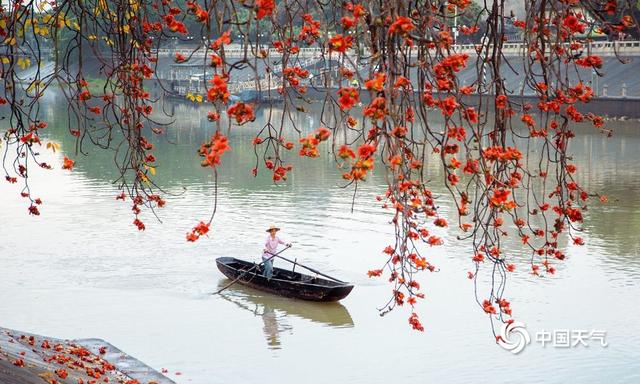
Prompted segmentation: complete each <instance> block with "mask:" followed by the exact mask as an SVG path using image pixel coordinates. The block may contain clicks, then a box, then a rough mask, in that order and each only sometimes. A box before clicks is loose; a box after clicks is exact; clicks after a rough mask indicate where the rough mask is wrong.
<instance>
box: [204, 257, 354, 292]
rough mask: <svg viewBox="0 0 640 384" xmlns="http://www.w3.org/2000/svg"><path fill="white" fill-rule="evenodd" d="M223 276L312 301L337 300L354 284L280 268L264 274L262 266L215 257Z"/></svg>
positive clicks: (261, 288)
mask: <svg viewBox="0 0 640 384" xmlns="http://www.w3.org/2000/svg"><path fill="white" fill-rule="evenodd" d="M216 264H217V265H218V269H219V270H220V272H222V273H223V274H224V275H225V276H227V277H228V278H230V279H232V280H236V279H237V281H238V283H241V284H244V285H247V286H249V287H252V288H255V289H259V290H262V291H266V292H270V293H273V294H276V295H280V296H284V297H291V298H296V299H302V300H311V301H338V300H342V299H344V298H345V297H347V295H348V294H349V293H350V292H351V290H352V289H353V285H352V284H349V283H346V282H343V281H339V280H335V281H334V280H329V279H323V278H320V277H314V276H309V275H305V274H303V273H299V272H294V271H289V270H286V269H282V268H276V267H274V268H273V276H272V277H271V279H267V278H266V277H264V276H263V270H264V269H263V266H262V265H258V264H255V263H251V262H248V261H244V260H240V259H236V258H233V257H220V258H217V259H216Z"/></svg>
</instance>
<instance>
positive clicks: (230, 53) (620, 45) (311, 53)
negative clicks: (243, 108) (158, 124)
mask: <svg viewBox="0 0 640 384" xmlns="http://www.w3.org/2000/svg"><path fill="white" fill-rule="evenodd" d="M478 46H479V45H476V44H460V45H454V46H453V49H452V50H453V51H455V52H460V53H468V54H473V53H476V52H477V51H476V49H477V47H478ZM567 46H568V44H567ZM502 48H503V53H504V54H505V55H516V54H521V53H522V52H524V51H525V49H528V46H527V45H525V44H524V43H505V44H503V46H502ZM485 49H486V48H485ZM584 49H586V50H588V51H589V52H592V53H593V54H598V55H603V56H613V55H615V54H616V53H617V54H620V55H633V56H640V41H635V40H634V41H594V42H590V43H586V44H584ZM252 50H253V51H252ZM258 50H260V48H258ZM255 51H256V47H243V46H241V45H239V44H231V45H228V46H226V47H225V50H224V52H225V55H226V56H227V57H235V58H237V57H244V56H245V54H246V55H247V57H254V55H255ZM264 51H265V52H266V53H267V55H268V56H267V57H270V58H275V57H281V56H282V53H281V52H278V50H276V49H275V48H269V49H267V48H266V47H265V48H264ZM417 51H418V48H413V49H412V54H413V55H415V54H417ZM212 52H213V51H211V50H210V49H205V48H204V47H200V48H197V49H185V48H177V49H176V48H161V49H158V50H157V51H156V53H157V54H158V56H175V55H176V53H178V54H181V55H183V56H185V57H193V58H200V59H201V58H203V57H204V55H205V54H206V53H212ZM325 53H326V50H323V49H321V48H300V52H299V53H298V54H296V55H293V56H295V57H299V58H305V59H318V60H319V59H320V58H321V57H322V56H323V54H325ZM367 55H368V53H367V52H364V54H363V56H367Z"/></svg>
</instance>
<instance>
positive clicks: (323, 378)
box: [0, 96, 640, 384]
mask: <svg viewBox="0 0 640 384" xmlns="http://www.w3.org/2000/svg"><path fill="white" fill-rule="evenodd" d="M64 104H65V103H64V102H62V101H61V100H59V99H56V98H55V96H51V97H50V98H49V99H48V100H47V101H45V103H44V105H43V113H44V118H45V120H47V121H49V122H50V127H49V128H47V132H46V135H47V136H46V138H47V140H53V141H57V142H59V143H61V144H62V152H59V153H56V154H52V153H50V151H45V150H44V149H43V150H42V152H43V156H45V157H46V158H47V160H48V161H50V162H52V163H55V164H60V163H61V159H62V156H63V155H64V154H66V155H68V156H70V157H72V158H74V159H76V160H77V163H76V167H75V169H74V170H73V172H68V171H62V170H59V169H56V170H52V171H34V175H33V177H32V179H31V181H30V184H31V188H32V191H33V194H34V196H36V197H41V198H42V199H43V200H44V204H43V206H42V208H41V212H42V214H41V215H40V216H39V217H32V216H29V215H28V214H27V205H26V202H25V200H24V199H23V198H21V197H20V196H19V190H18V188H17V187H16V186H15V185H9V184H8V183H4V182H3V183H0V201H1V202H2V203H0V204H1V206H0V223H1V224H2V231H1V232H0V325H2V326H4V327H8V328H15V329H20V330H24V331H28V332H35V333H40V334H44V335H50V336H52V337H61V338H83V337H99V338H103V339H105V340H108V341H109V342H111V343H112V344H114V345H116V346H118V347H120V348H121V349H123V350H124V351H127V352H128V353H130V354H132V355H133V356H135V357H137V358H139V359H140V360H142V361H144V362H146V363H147V364H149V365H150V366H152V367H154V368H156V369H162V368H166V369H168V370H169V374H168V375H169V376H170V377H171V378H173V379H174V380H176V381H177V382H179V383H202V384H208V383H244V382H246V383H255V382H263V383H276V382H277V383H303V382H304V383H326V382H333V383H368V384H369V383H384V382H389V381H393V382H396V383H415V382H420V383H422V382H460V383H462V382H464V383H467V382H474V383H481V382H491V383H503V382H504V383H506V382H548V383H556V382H557V383H560V382H567V381H570V382H580V383H601V382H604V381H605V380H608V381H610V382H616V383H635V382H638V381H640V348H639V347H638V345H639V343H640V323H639V321H638V320H639V319H640V309H639V308H638V306H637V303H638V294H639V292H640V289H639V288H640V256H639V255H638V250H639V249H640V240H639V236H638V231H639V230H640V208H638V201H639V198H640V168H639V167H638V166H637V164H638V162H639V161H640V151H638V148H639V147H640V124H639V123H630V122H627V123H621V122H611V123H609V126H610V128H613V129H614V135H613V137H611V138H606V137H604V136H602V135H600V134H598V133H597V132H594V131H593V130H592V129H588V128H579V130H578V131H579V135H578V138H576V139H575V141H574V142H573V144H572V151H573V152H574V162H575V164H576V165H577V166H578V169H579V170H581V171H582V176H581V178H582V183H583V185H584V186H585V187H586V188H587V189H588V190H590V191H592V192H602V193H606V194H607V195H608V196H609V200H610V202H609V203H608V204H604V205H603V204H599V203H598V204H593V207H591V208H590V210H589V211H588V213H587V214H586V218H585V228H586V232H585V233H584V235H583V237H584V238H585V239H586V241H587V244H586V245H585V246H583V247H574V246H568V247H567V249H566V252H567V255H568V257H567V260H566V261H565V262H563V263H562V264H559V265H558V266H557V267H558V272H557V274H556V276H554V277H550V278H542V279H541V278H534V277H532V276H530V275H529V274H528V273H527V272H526V270H527V268H526V265H525V264H520V265H519V269H518V270H517V271H516V272H515V273H514V276H513V278H512V279H511V280H510V281H509V285H508V288H507V289H508V297H509V299H510V300H511V302H512V307H513V309H514V315H515V317H516V319H517V320H519V321H522V322H524V323H526V326H527V329H528V331H529V333H530V334H531V337H532V342H531V344H530V345H528V346H527V348H525V350H524V351H523V352H522V353H520V354H518V355H512V354H511V353H509V352H507V351H505V350H503V349H502V348H500V347H499V346H497V345H496V344H495V342H494V336H493V334H492V333H491V328H490V323H489V320H488V318H487V316H486V315H484V314H483V313H482V311H481V310H480V309H479V308H478V307H477V306H476V304H475V300H474V296H473V285H472V283H471V281H470V280H468V279H467V278H466V272H467V271H468V270H469V269H471V267H472V264H471V261H470V256H471V255H470V248H469V244H466V243H460V242H458V241H456V240H455V236H456V235H457V234H458V232H457V231H456V229H455V228H450V229H449V230H447V231H443V232H442V233H441V235H442V236H443V237H444V240H445V245H444V246H442V247H435V248H432V249H429V250H428V255H429V259H430V261H432V262H433V263H434V264H436V265H437V266H438V267H439V269H440V270H439V272H437V273H431V274H424V275H422V276H421V277H420V278H419V279H418V281H419V282H420V283H421V285H422V286H423V289H424V291H425V292H426V294H427V298H426V299H425V300H424V301H423V302H422V303H421V304H420V306H419V307H418V308H417V312H418V313H419V314H420V318H421V320H422V322H423V325H424V326H425V332H424V333H420V332H416V331H413V330H411V329H410V327H409V324H408V323H407V318H408V316H409V310H408V309H403V308H399V309H397V310H395V311H393V312H392V313H390V314H389V315H387V316H385V317H379V316H378V314H377V310H376V308H377V307H379V306H381V305H383V304H384V303H385V302H386V300H387V299H388V294H389V293H390V286H388V285H387V284H386V283H384V281H383V280H378V279H374V280H372V279H369V278H367V276H366V271H367V270H368V269H372V268H377V267H378V266H379V265H380V262H382V260H383V256H382V255H381V250H382V249H383V248H384V247H385V246H386V245H387V243H388V242H389V241H390V240H391V236H392V232H391V231H392V228H391V226H390V225H389V224H388V220H389V217H388V213H386V212H384V211H383V210H381V209H380V208H379V206H378V205H379V204H378V203H376V201H375V196H376V194H379V193H381V191H383V190H384V178H383V175H382V174H374V175H373V176H372V177H371V178H370V179H369V180H368V181H367V183H366V184H365V185H363V186H362V187H361V188H359V193H358V195H357V197H356V199H355V204H354V206H353V212H352V211H351V193H352V191H351V190H348V189H347V190H345V189H342V188H340V186H341V185H342V183H341V180H340V172H339V171H338V170H337V169H336V166H335V164H334V163H333V162H332V160H331V159H330V158H329V156H327V154H323V155H322V156H321V157H320V158H319V159H300V158H297V155H295V154H292V155H291V158H292V163H293V165H294V171H293V174H292V175H291V177H290V179H289V180H288V181H287V183H286V184H284V185H278V186H276V185H274V184H273V183H272V182H271V181H270V178H269V177H268V176H267V175H261V176H259V177H258V178H253V177H252V176H251V168H252V167H253V163H254V162H255V157H254V154H253V150H252V146H251V144H250V141H251V137H252V134H253V133H254V129H252V128H251V127H250V126H245V127H241V128H238V129H234V130H233V131H232V133H231V145H232V148H233V149H232V150H231V151H230V152H229V153H228V154H225V155H224V158H223V166H222V168H221V170H220V187H219V207H218V213H217V216H216V219H215V221H214V224H213V227H212V233H211V236H209V237H208V238H203V239H201V240H200V241H198V242H197V243H195V244H194V243H187V242H186V241H185V233H186V232H187V231H189V230H190V229H191V227H193V226H194V225H195V224H196V223H197V221H198V220H203V219H206V218H207V217H208V216H209V214H210V210H211V204H212V188H211V187H212V183H213V178H212V175H211V172H210V170H209V169H204V168H201V167H200V165H199V160H198V158H197V156H196V154H195V149H196V148H197V146H198V145H199V143H200V142H202V141H203V140H204V139H206V138H207V137H209V136H210V135H211V133H212V131H211V127H210V126H209V124H207V122H206V111H207V109H206V107H204V106H202V107H193V106H188V105H181V104H176V105H172V106H170V109H171V111H172V112H173V113H175V115H176V117H177V122H176V123H175V124H173V125H172V126H171V127H170V128H169V129H168V130H167V132H166V135H163V137H161V138H160V139H158V140H157V141H156V145H157V146H158V148H159V149H158V150H157V151H156V152H155V153H156V156H158V157H159V163H160V164H161V165H160V166H159V167H158V169H157V171H158V174H157V182H158V183H159V184H160V185H161V186H162V187H163V188H165V189H166V190H167V191H168V192H170V193H171V194H172V195H170V196H167V206H166V207H165V208H164V209H162V210H160V211H159V215H160V219H161V220H162V223H160V222H158V221H157V220H156V219H154V218H153V217H152V216H150V215H149V214H148V213H146V214H144V215H143V220H144V221H145V223H146V226H147V229H146V231H144V232H139V231H137V230H136V229H135V227H134V226H133V225H132V224H131V222H132V220H133V216H132V214H131V212H130V205H129V203H126V204H123V203H122V202H120V201H116V200H115V196H116V195H117V192H116V189H115V188H114V187H113V185H112V181H113V180H114V179H115V177H116V174H115V172H114V170H113V166H112V161H113V160H112V158H113V154H112V153H108V152H104V151H102V152H101V151H97V150H94V149H91V148H90V149H89V154H88V156H81V155H75V154H73V141H72V140H71V137H70V135H69V134H68V132H67V131H66V130H67V128H68V127H67V125H66V120H65V115H64V113H65V112H64V111H65V109H66V107H65V105H64ZM263 118H264V116H262V115H260V114H259V117H258V122H259V121H260V120H262V119H263ZM293 119H294V120H295V121H296V122H297V124H298V125H299V126H300V127H301V128H302V129H304V130H310V129H313V128H316V127H317V126H318V125H319V117H318V114H317V113H316V112H313V111H311V112H309V113H304V114H296V115H294V116H293ZM291 134H293V132H292V131H291ZM430 172H432V173H433V178H434V180H437V179H438V178H439V177H441V175H440V174H439V173H438V169H437V167H433V168H432V169H430ZM438 185H439V184H438V183H437V182H434V185H433V186H432V187H433V189H434V190H435V192H439V193H442V194H443V197H442V199H441V200H440V205H441V209H442V211H441V212H443V213H444V214H445V216H446V217H448V218H450V219H451V218H453V216H452V215H450V214H449V212H451V204H450V201H449V200H448V198H447V196H446V194H445V191H444V188H443V187H442V185H441V184H440V187H438ZM271 224H277V225H279V226H280V227H282V229H283V230H282V232H281V236H282V237H283V238H285V239H286V240H290V241H293V242H294V247H293V249H292V250H288V251H287V252H286V253H287V254H288V256H289V257H290V258H297V259H298V261H300V262H302V263H305V264H308V265H311V266H314V267H316V268H317V269H320V270H322V271H325V272H327V273H329V274H332V275H336V276H338V277H341V278H343V279H346V280H350V281H352V282H354V283H355V285H356V287H355V289H354V291H353V292H352V294H351V295H350V296H348V297H347V298H346V299H345V300H343V301H341V302H340V303H339V304H330V305H325V304H314V303H307V302H299V301H293V300H287V299H282V298H279V297H275V296H271V295H268V294H263V293H260V292H257V291H254V290H251V289H247V288H243V287H241V286H239V285H236V286H234V287H232V288H230V289H228V290H227V291H226V292H225V294H224V295H222V296H214V295H212V293H213V292H214V291H215V290H216V289H217V288H218V287H221V286H224V285H225V284H226V283H227V282H228V280H226V279H225V278H224V277H223V276H222V275H221V273H220V272H219V271H218V270H217V269H216V266H215V262H214V260H215V258H216V257H220V256H234V257H239V258H245V259H252V260H257V259H258V258H259V253H260V250H261V243H262V241H263V240H264V237H265V232H264V229H265V228H266V227H268V226H269V225H271ZM514 252H515V251H514ZM278 263H279V264H280V266H284V265H283V264H282V262H278ZM278 263H277V264H278ZM553 330H560V331H562V330H573V331H589V332H590V331H594V330H596V331H605V332H606V339H605V341H606V343H607V344H608V346H607V347H602V346H601V345H600V343H599V342H596V341H594V340H589V341H588V345H589V346H588V347H585V346H582V345H578V346H575V347H571V348H562V347H559V346H553V345H550V344H548V343H547V345H546V346H543V345H541V343H540V342H538V341H536V335H542V334H544V333H545V332H551V331H553ZM178 373H179V374H178Z"/></svg>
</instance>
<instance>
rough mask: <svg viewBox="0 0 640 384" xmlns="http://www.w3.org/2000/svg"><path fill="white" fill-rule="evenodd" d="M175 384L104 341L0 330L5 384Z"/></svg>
mask: <svg viewBox="0 0 640 384" xmlns="http://www.w3.org/2000/svg"><path fill="white" fill-rule="evenodd" d="M92 382H95V383H105V382H108V383H112V384H113V383H117V384H175V383H174V382H173V381H172V380H171V379H169V378H167V377H165V376H164V375H162V374H161V373H159V372H158V371H156V370H154V369H153V368H151V367H149V366H147V365H146V364H144V363H142V362H141V361H139V360H137V359H135V358H134V357H132V356H129V355H127V354H126V353H124V352H122V351H121V350H120V349H118V348H116V347H115V346H113V345H111V344H109V343H107V342H106V341H104V340H101V339H79V340H62V339H56V338H52V337H45V336H41V335H36V334H31V333H26V332H20V331H15V330H11V329H7V328H2V327H0V383H2V384H45V383H46V384H52V383H55V384H78V383H85V384H88V383H92Z"/></svg>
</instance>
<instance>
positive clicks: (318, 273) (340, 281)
mask: <svg viewBox="0 0 640 384" xmlns="http://www.w3.org/2000/svg"><path fill="white" fill-rule="evenodd" d="M267 253H268V254H270V255H273V256H272V257H278V258H280V259H282V260H285V261H288V262H290V263H291V264H293V265H299V266H301V267H302V268H305V269H307V270H309V271H311V272H313V273H315V274H317V275H320V276H323V277H326V278H327V279H331V280H333V281H336V282H338V283H343V284H348V283H347V282H346V281H342V280H339V279H336V278H335V277H332V276H329V275H326V274H324V273H322V272H320V271H318V270H316V269H313V268H311V267H307V266H306V265H304V264H300V263H298V262H297V261H293V260H290V259H287V258H286V257H284V256H279V255H278V253H280V252H278V253H276V254H273V253H271V252H267Z"/></svg>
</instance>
